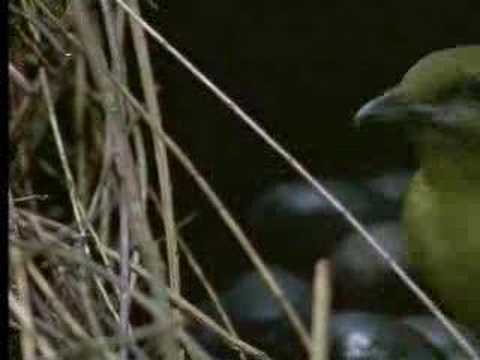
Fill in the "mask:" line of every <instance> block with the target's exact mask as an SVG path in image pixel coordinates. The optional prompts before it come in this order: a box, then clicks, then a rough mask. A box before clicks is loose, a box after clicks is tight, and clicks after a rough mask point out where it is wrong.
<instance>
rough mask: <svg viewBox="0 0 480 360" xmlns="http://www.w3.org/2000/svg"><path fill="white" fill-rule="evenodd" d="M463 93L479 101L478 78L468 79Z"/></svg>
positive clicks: (479, 79)
mask: <svg viewBox="0 0 480 360" xmlns="http://www.w3.org/2000/svg"><path fill="white" fill-rule="evenodd" d="M464 91H465V93H466V95H468V96H469V97H473V98H475V99H479V100H480V77H476V78H472V79H469V80H468V81H467V82H466V83H465V87H464Z"/></svg>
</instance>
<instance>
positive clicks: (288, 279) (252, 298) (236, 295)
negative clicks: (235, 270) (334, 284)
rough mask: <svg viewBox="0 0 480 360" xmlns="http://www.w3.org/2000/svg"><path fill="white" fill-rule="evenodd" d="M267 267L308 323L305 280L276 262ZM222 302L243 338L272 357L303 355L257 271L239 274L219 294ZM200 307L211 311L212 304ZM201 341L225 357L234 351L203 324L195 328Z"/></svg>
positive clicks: (296, 338)
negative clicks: (276, 264)
mask: <svg viewBox="0 0 480 360" xmlns="http://www.w3.org/2000/svg"><path fill="white" fill-rule="evenodd" d="M270 270H271V271H272V273H273V276H274V277H275V279H276V280H277V281H278V283H279V285H280V287H281V288H282V290H283V291H284V293H285V296H286V298H287V299H288V300H289V301H290V303H291V304H292V305H293V307H294V308H295V309H296V311H297V312H298V314H299V315H300V317H301V319H302V321H303V322H304V323H305V324H306V326H309V321H310V307H311V289H310V287H309V285H308V284H306V283H305V282H303V281H302V280H300V279H298V278H296V277H295V276H293V275H292V274H290V273H289V272H287V271H285V270H283V269H281V268H280V267H277V266H271V267H270ZM221 302H222V304H223V306H224V307H225V310H226V311H227V313H228V315H229V316H230V318H231V320H232V322H233V325H234V327H235V329H236V330H237V332H238V333H239V335H240V338H241V339H242V340H245V341H247V342H249V343H251V344H252V345H254V346H256V347H258V348H260V349H262V350H264V351H266V352H267V353H268V354H269V355H271V356H272V357H273V358H275V359H286V360H287V359H297V358H298V359H302V358H303V356H304V352H303V348H302V346H301V344H300V343H299V341H298V337H297V335H296V334H295V333H294V332H293V330H292V328H291V325H290V323H289V322H288V320H287V319H286V317H285V315H284V313H283V310H282V308H281V306H280V305H279V304H278V302H277V301H276V300H275V298H274V297H273V295H272V294H271V292H270V290H269V289H268V288H267V287H266V285H264V282H263V281H262V279H261V278H260V275H259V274H258V273H257V272H256V271H252V272H248V273H246V274H244V275H242V276H241V277H240V278H239V279H238V281H237V282H236V283H235V284H234V285H233V287H232V288H231V289H230V290H228V291H227V292H225V293H224V294H222V296H221ZM202 308H203V309H205V310H206V312H207V313H209V314H211V315H212V314H214V315H213V316H214V318H215V319H217V321H218V315H216V314H215V311H214V310H213V307H212V305H210V304H209V305H204V306H202ZM194 334H195V335H196V337H197V339H198V340H199V341H200V343H201V344H202V345H203V346H204V347H205V348H206V349H207V350H208V351H209V352H210V353H212V354H213V355H215V356H217V357H219V358H226V357H227V358H228V357H231V356H233V355H234V352H233V351H231V350H229V349H228V348H227V347H226V346H225V345H223V344H222V343H221V341H220V340H219V339H218V337H217V336H215V335H214V334H212V333H211V332H210V331H209V330H206V329H204V328H202V329H198V328H197V329H195V330H194Z"/></svg>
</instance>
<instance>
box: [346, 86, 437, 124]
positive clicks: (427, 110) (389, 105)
mask: <svg viewBox="0 0 480 360" xmlns="http://www.w3.org/2000/svg"><path fill="white" fill-rule="evenodd" d="M434 110H435V109H434V108H433V106H431V105H427V104H413V103H411V102H409V101H406V100H405V99H403V98H402V96H400V95H399V94H398V93H396V92H387V93H385V94H384V95H381V96H378V97H376V98H374V99H372V100H370V101H369V102H367V103H366V104H365V105H363V106H362V107H361V108H360V110H358V111H357V113H356V114H355V116H354V121H355V124H356V125H363V124H371V123H372V124H373V123H387V122H388V123H390V122H392V123H397V122H398V123H404V122H406V121H409V122H410V121H415V120H417V121H418V120H420V121H424V120H427V119H431V117H432V115H433V113H434Z"/></svg>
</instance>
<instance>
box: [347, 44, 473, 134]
mask: <svg viewBox="0 0 480 360" xmlns="http://www.w3.org/2000/svg"><path fill="white" fill-rule="evenodd" d="M355 121H356V123H357V124H360V125H363V124H366V123H376V122H381V123H387V122H388V123H392V124H393V123H396V124H405V125H407V127H408V128H410V127H412V128H413V129H415V130H419V129H420V130H422V129H427V130H428V131H427V132H425V131H413V132H412V133H414V135H419V134H422V135H424V134H426V133H428V134H432V133H435V134H437V135H438V136H442V137H443V136H448V137H450V136H452V135H454V134H457V135H459V137H461V138H472V141H473V140H474V139H476V140H477V141H478V142H479V143H480V46H477V45H472V46H463V47H456V48H450V49H445V50H440V51H436V52H433V53H431V54H429V55H427V56H425V57H423V58H422V59H420V60H419V61H418V62H417V63H416V64H415V65H414V66H413V67H411V68H410V70H408V71H407V73H406V74H405V75H404V77H403V79H402V80H401V81H400V83H399V84H397V85H396V86H394V87H393V88H391V89H389V90H387V91H386V92H385V93H384V94H383V95H381V96H379V97H377V98H375V99H373V100H371V101H369V102H368V103H366V104H365V105H363V106H362V107H361V109H360V110H359V111H358V112H357V113H356V115H355ZM431 129H434V130H437V131H434V132H432V131H430V130H431ZM439 134H441V135H439ZM464 140H465V139H464ZM462 141H463V140H462Z"/></svg>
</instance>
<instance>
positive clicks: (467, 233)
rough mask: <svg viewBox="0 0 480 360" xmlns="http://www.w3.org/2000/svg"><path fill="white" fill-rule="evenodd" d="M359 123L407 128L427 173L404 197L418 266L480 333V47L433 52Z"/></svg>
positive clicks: (373, 103)
mask: <svg viewBox="0 0 480 360" xmlns="http://www.w3.org/2000/svg"><path fill="white" fill-rule="evenodd" d="M356 121H357V122H359V123H369V122H376V121H379V122H383V123H385V122H391V123H392V124H394V123H395V124H404V125H405V126H406V128H407V130H408V131H409V133H410V134H411V135H412V137H413V141H414V143H415V148H416V152H417V155H418V158H419V161H420V169H419V170H418V172H417V173H416V175H415V176H414V178H413V180H412V182H411V185H410V189H409V191H408V194H407V196H406V199H405V207H404V217H405V223H406V226H407V232H408V247H409V254H410V258H411V260H412V262H413V263H414V265H416V266H417V267H418V268H419V269H420V271H421V273H422V274H423V275H424V277H425V279H426V281H427V282H428V284H429V286H431V287H432V289H433V290H434V291H435V292H436V293H437V294H438V296H439V300H440V301H441V302H442V303H443V304H444V305H445V307H446V308H447V309H448V310H449V311H451V313H452V314H453V315H454V316H455V317H456V318H457V319H458V320H459V321H462V322H464V323H466V324H470V325H471V326H473V327H476V328H477V329H479V328H480V325H479V324H480V46H464V47H457V48H451V49H446V50H441V51H436V52H433V53H431V54H429V55H427V56H425V57H424V58H422V59H421V60H420V61H418V62H417V63H416V64H415V65H414V66H413V67H412V68H411V69H410V70H409V71H408V72H407V73H406V74H405V75H404V77H403V79H402V80H401V82H400V83H399V84H398V85H396V86H395V87H393V88H392V89H390V90H388V91H386V92H385V94H384V95H382V96H380V97H378V98H376V99H373V100H371V101H370V102H369V103H367V104H366V105H364V106H363V107H362V108H361V109H360V110H359V111H358V113H357V115H356Z"/></svg>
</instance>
